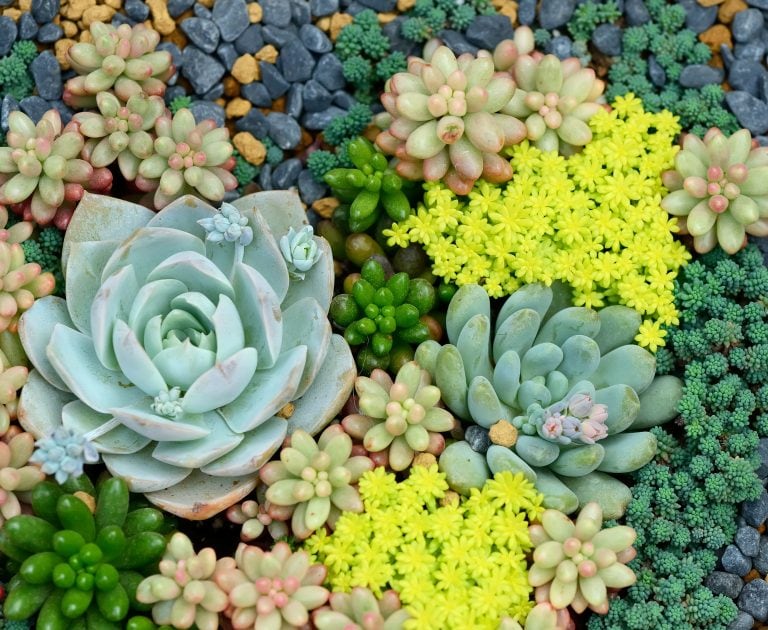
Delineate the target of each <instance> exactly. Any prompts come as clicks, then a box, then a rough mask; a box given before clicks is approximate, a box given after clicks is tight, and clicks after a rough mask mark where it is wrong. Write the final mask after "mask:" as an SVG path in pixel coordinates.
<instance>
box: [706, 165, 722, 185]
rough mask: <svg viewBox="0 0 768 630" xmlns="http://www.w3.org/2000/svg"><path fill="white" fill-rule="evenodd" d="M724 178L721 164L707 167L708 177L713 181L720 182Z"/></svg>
mask: <svg viewBox="0 0 768 630" xmlns="http://www.w3.org/2000/svg"><path fill="white" fill-rule="evenodd" d="M722 178H723V169H721V168H720V167H719V166H710V167H709V168H708V169H707V179H708V180H709V181H711V182H718V181H720V180H721V179H722Z"/></svg>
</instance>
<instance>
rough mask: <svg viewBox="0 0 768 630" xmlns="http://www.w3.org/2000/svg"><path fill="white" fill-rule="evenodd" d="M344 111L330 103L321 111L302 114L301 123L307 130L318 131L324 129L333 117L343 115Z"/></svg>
mask: <svg viewBox="0 0 768 630" xmlns="http://www.w3.org/2000/svg"><path fill="white" fill-rule="evenodd" d="M346 113H347V112H346V111H345V110H343V109H341V108H339V107H336V106H335V105H331V106H330V107H328V108H327V109H324V110H323V111H320V112H312V113H307V114H304V116H303V117H302V119H301V124H302V125H303V126H304V128H305V129H307V130H309V131H320V130H321V129H325V128H326V127H327V126H328V124H329V123H330V122H331V121H332V120H333V119H334V118H338V117H339V116H344V114H346Z"/></svg>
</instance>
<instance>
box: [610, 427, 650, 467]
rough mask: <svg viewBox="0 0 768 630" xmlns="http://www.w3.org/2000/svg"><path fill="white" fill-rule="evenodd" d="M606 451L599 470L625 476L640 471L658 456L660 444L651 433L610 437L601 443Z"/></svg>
mask: <svg viewBox="0 0 768 630" xmlns="http://www.w3.org/2000/svg"><path fill="white" fill-rule="evenodd" d="M600 445H601V446H602V447H603V450H604V451H605V456H604V457H603V461H602V462H601V463H600V465H599V466H598V468H597V470H599V471H601V472H606V473H615V474H624V473H630V472H633V471H635V470H638V469H640V468H642V467H643V466H645V465H646V464H647V463H648V462H650V461H651V460H652V459H653V457H654V456H655V455H656V449H657V445H658V442H657V440H656V436H655V435H654V434H653V433H650V432H649V431H643V432H638V433H623V434H621V435H613V436H608V437H607V438H605V439H604V440H601V441H600Z"/></svg>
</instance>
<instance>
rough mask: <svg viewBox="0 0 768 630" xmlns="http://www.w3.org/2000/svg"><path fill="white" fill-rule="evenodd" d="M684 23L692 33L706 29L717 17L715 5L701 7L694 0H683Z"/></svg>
mask: <svg viewBox="0 0 768 630" xmlns="http://www.w3.org/2000/svg"><path fill="white" fill-rule="evenodd" d="M680 4H682V5H683V6H684V7H685V25H686V26H687V27H688V28H689V29H691V30H692V31H693V32H694V33H697V34H698V33H701V32H703V31H706V30H707V29H708V28H709V27H710V26H712V25H713V24H714V23H715V20H716V19H717V6H712V7H703V6H701V5H700V4H699V3H698V2H697V1H696V0H684V1H683V2H681V3H680Z"/></svg>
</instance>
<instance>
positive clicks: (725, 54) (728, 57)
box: [720, 44, 736, 70]
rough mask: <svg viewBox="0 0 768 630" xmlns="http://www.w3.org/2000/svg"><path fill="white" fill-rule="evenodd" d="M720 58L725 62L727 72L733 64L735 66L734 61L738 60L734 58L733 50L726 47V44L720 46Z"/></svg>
mask: <svg viewBox="0 0 768 630" xmlns="http://www.w3.org/2000/svg"><path fill="white" fill-rule="evenodd" d="M720 57H721V58H722V60H723V65H724V66H725V69H726V70H728V69H729V68H730V67H731V64H733V62H734V60H735V59H736V58H735V57H734V56H733V51H732V50H731V47H730V46H726V45H725V44H720Z"/></svg>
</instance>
